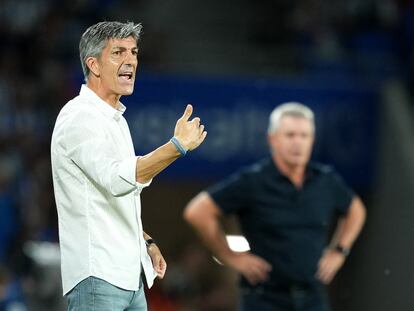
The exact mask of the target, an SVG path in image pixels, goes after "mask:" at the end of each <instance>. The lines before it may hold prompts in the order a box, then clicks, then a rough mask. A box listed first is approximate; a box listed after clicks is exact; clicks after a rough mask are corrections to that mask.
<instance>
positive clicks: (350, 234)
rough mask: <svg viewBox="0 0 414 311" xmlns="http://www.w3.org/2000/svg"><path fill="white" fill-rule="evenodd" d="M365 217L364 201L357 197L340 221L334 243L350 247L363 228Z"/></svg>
mask: <svg viewBox="0 0 414 311" xmlns="http://www.w3.org/2000/svg"><path fill="white" fill-rule="evenodd" d="M365 218H366V211H365V207H364V205H363V203H362V201H361V200H360V199H359V198H358V197H355V198H354V199H353V201H352V203H351V206H350V209H349V212H348V214H347V215H346V216H345V217H344V218H343V219H342V220H341V221H340V222H339V223H338V227H337V230H336V233H335V235H334V238H333V244H334V245H340V246H342V247H345V248H348V249H350V248H351V247H352V245H353V244H354V242H355V240H356V238H357V237H358V235H359V233H360V232H361V230H362V227H363V225H364V223H365Z"/></svg>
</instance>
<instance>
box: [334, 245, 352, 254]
mask: <svg viewBox="0 0 414 311" xmlns="http://www.w3.org/2000/svg"><path fill="white" fill-rule="evenodd" d="M335 250H336V251H337V252H339V253H341V254H343V255H345V256H348V255H349V253H350V249H349V248H346V247H342V246H340V245H337V246H336V247H335Z"/></svg>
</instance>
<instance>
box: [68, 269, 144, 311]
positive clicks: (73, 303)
mask: <svg viewBox="0 0 414 311" xmlns="http://www.w3.org/2000/svg"><path fill="white" fill-rule="evenodd" d="M66 297H67V299H68V311H147V301H146V299H145V293H144V286H143V282H142V279H141V281H140V285H139V289H138V290H137V291H131V290H125V289H122V288H119V287H116V286H114V285H112V284H110V283H108V282H106V281H104V280H102V279H99V278H96V277H93V276H90V277H88V278H86V279H84V280H83V281H82V282H80V283H79V284H77V285H76V286H75V287H74V288H73V289H72V290H71V291H70V292H69V293H68V294H67V295H66Z"/></svg>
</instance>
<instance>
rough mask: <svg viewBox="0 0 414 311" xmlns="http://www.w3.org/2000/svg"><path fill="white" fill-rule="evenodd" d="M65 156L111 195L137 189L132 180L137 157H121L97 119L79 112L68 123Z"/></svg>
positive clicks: (135, 183)
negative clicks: (80, 115)
mask: <svg viewBox="0 0 414 311" xmlns="http://www.w3.org/2000/svg"><path fill="white" fill-rule="evenodd" d="M63 145H64V149H65V150H66V152H67V156H68V158H69V159H70V160H71V161H72V162H73V163H74V164H75V165H77V166H78V167H79V168H80V169H81V170H82V171H83V173H85V174H86V175H87V176H88V177H89V178H90V179H92V180H93V182H95V183H97V184H98V185H99V186H101V187H103V188H104V189H105V190H106V191H108V192H109V193H111V194H112V195H113V196H123V195H126V194H129V193H130V192H132V191H135V190H137V189H138V187H137V182H136V179H135V174H136V165H137V164H136V163H137V157H136V156H131V157H127V158H121V157H120V156H119V153H118V150H117V148H116V146H115V145H114V143H113V142H111V141H110V139H109V138H107V137H106V135H105V130H104V129H103V128H102V125H100V124H99V122H93V118H92V120H91V119H90V118H87V117H86V116H82V117H79V115H78V116H77V117H75V118H73V119H72V120H70V121H69V122H68V125H67V126H66V128H65V132H64V144H63Z"/></svg>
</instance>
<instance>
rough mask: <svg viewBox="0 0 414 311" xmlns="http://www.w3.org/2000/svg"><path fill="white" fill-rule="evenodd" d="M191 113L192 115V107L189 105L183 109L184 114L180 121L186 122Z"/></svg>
mask: <svg viewBox="0 0 414 311" xmlns="http://www.w3.org/2000/svg"><path fill="white" fill-rule="evenodd" d="M192 113H193V106H192V105H191V104H188V105H187V107H185V110H184V114H183V116H182V117H181V119H182V120H185V121H187V120H188V119H189V118H190V116H191V114H192Z"/></svg>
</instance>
